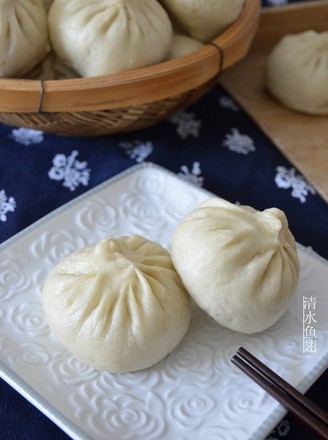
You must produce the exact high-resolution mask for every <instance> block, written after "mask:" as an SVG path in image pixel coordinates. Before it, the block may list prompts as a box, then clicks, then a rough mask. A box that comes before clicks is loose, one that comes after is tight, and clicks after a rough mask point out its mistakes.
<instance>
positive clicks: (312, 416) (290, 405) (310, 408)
mask: <svg viewBox="0 0 328 440" xmlns="http://www.w3.org/2000/svg"><path fill="white" fill-rule="evenodd" d="M231 362H232V363H233V364H234V365H236V366H237V367H238V368H239V369H240V370H242V371H243V372H244V373H246V374H247V375H248V376H249V377H250V378H251V379H253V380H254V382H256V383H257V384H258V385H260V386H261V387H262V388H263V389H264V390H265V391H266V392H267V393H268V394H270V395H271V396H272V397H274V398H275V399H276V400H277V401H278V402H279V403H280V404H281V405H283V406H284V407H285V408H286V409H288V410H289V411H290V412H291V413H293V414H294V415H295V416H296V417H297V418H298V419H299V420H300V421H302V422H303V423H304V424H306V425H307V426H308V427H310V428H311V429H312V430H313V431H315V432H316V433H317V434H318V435H319V436H320V437H321V438H323V439H325V440H327V439H328V414H327V413H326V412H325V411H324V410H323V409H321V408H320V407H319V406H317V405H316V404H315V403H313V402H312V401H311V400H310V399H308V398H307V397H306V396H304V394H302V393H300V392H299V391H297V390H296V389H295V388H294V387H292V386H291V385H290V384H289V383H288V382H286V381H285V380H284V379H282V378H281V377H280V376H278V375H277V374H276V373H275V372H274V371H272V370H271V369H270V368H269V367H267V366H266V365H264V364H263V363H262V362H261V361H259V360H258V359H257V358H256V357H255V356H253V355H252V354H251V353H249V352H248V351H247V350H245V349H244V348H243V347H240V348H239V349H238V350H237V353H236V355H234V356H233V357H232V358H231Z"/></svg>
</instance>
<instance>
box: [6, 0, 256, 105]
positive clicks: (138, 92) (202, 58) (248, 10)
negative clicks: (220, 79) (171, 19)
mask: <svg viewBox="0 0 328 440" xmlns="http://www.w3.org/2000/svg"><path fill="white" fill-rule="evenodd" d="M260 11H261V5H260V0H245V3H244V6H243V9H242V11H241V13H240V15H239V17H238V18H237V19H236V20H235V21H234V23H232V25H231V26H229V27H228V28H227V29H226V30H225V31H223V32H222V33H221V34H220V35H219V36H218V37H217V38H215V39H214V40H213V41H212V42H210V43H208V44H205V45H204V46H203V47H202V48H200V49H198V50H197V51H195V52H193V53H191V54H188V55H185V56H182V57H179V58H177V59H174V60H169V61H164V62H162V63H157V64H154V65H151V66H148V67H143V68H139V69H134V70H129V71H125V72H120V73H115V74H108V75H102V76H96V77H84V78H74V79H64V80H44V81H42V80H33V79H15V78H1V79H0V112H8V113H12V112H22V113H36V112H37V113H43V112H46V113H47V112H62V111H66V112H71V111H89V110H91V111H92V110H105V109H117V108H122V107H126V106H131V105H141V104H146V103H149V102H152V101H160V100H162V99H166V98H168V97H170V96H177V95H179V94H180V93H184V92H187V91H188V90H192V89H194V88H197V87H198V86H200V85H202V84H204V83H205V82H207V81H209V80H211V79H213V78H215V76H219V74H220V73H221V71H223V70H225V69H227V68H228V67H230V66H231V65H233V64H234V63H236V62H237V61H239V60H240V59H241V58H243V57H244V56H245V55H246V53H247V52H248V49H249V46H250V44H251V42H252V40H253V38H254V36H255V33H256V30H257V26H258V21H259V17H260Z"/></svg>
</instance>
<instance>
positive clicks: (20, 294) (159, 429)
mask: <svg viewBox="0 0 328 440" xmlns="http://www.w3.org/2000/svg"><path fill="white" fill-rule="evenodd" d="M210 196H211V194H210V193H207V192H206V191H204V190H202V189H200V188H197V187H195V186H193V185H191V184H189V183H186V182H184V181H182V180H180V179H178V178H177V177H176V176H174V175H172V174H171V173H169V172H167V171H166V170H163V169H161V168H159V167H156V166H149V165H147V166H139V167H136V168H135V169H134V170H132V171H131V172H129V173H126V174H124V175H123V176H120V177H119V178H116V179H114V180H111V181H109V182H107V183H105V184H103V185H101V186H99V187H98V188H96V189H95V190H93V191H91V192H89V193H87V194H86V195H85V196H82V197H81V198H79V199H77V200H76V203H73V204H69V205H68V206H67V207H65V209H61V210H60V211H58V212H55V213H54V214H52V215H50V216H48V217H47V218H46V219H45V221H42V222H41V223H39V224H37V225H36V226H35V227H34V228H31V229H30V230H28V231H26V232H25V233H24V234H21V235H20V237H19V238H17V239H15V240H13V241H9V243H8V244H6V243H5V245H4V246H3V247H2V250H1V251H0V266H1V267H0V270H1V271H0V353H1V355H0V356H1V358H0V359H1V360H2V361H3V362H4V364H5V365H6V366H8V367H9V368H10V369H12V370H13V371H14V372H15V373H16V374H18V375H19V376H20V377H21V378H22V379H23V380H24V381H26V382H27V383H28V384H29V385H30V386H31V387H32V388H33V389H34V390H35V391H37V392H38V393H39V394H40V395H41V396H43V397H44V398H45V399H46V401H47V402H49V404H51V405H52V406H53V407H54V408H56V409H58V410H59V411H60V412H61V413H63V414H65V415H66V417H67V418H68V420H69V421H70V422H73V423H74V424H75V425H76V426H78V427H79V428H80V429H82V431H83V432H85V433H86V434H87V435H89V436H91V437H93V438H97V439H98V440H101V439H106V440H108V439H115V440H117V439H136V440H137V439H143V440H152V439H158V438H161V440H168V439H170V440H171V439H172V438H178V439H181V440H185V439H188V440H200V439H203V438H207V439H209V440H211V439H216V440H218V439H220V438H224V439H227V438H229V440H239V439H247V438H252V439H256V438H263V437H265V435H266V434H267V433H268V432H269V431H270V430H271V428H273V427H274V426H275V424H276V423H277V422H278V421H279V418H280V417H281V415H282V413H281V412H279V411H278V412H277V404H276V402H275V401H274V400H273V399H271V398H270V397H269V396H267V395H266V394H265V393H264V392H263V391H262V390H261V389H260V388H259V387H258V386H257V385H256V384H254V383H252V382H251V381H249V380H248V379H247V378H246V377H244V375H243V374H242V373H241V372H239V371H238V369H237V368H235V367H234V366H232V365H231V364H230V358H231V356H232V355H233V354H234V353H235V351H236V349H237V348H238V347H239V346H240V345H243V346H245V347H246V348H247V349H249V350H251V351H252V352H254V353H255V355H259V356H260V357H261V358H262V359H263V360H264V361H266V362H267V363H268V365H270V366H271V367H273V368H275V369H276V370H277V371H278V372H279V373H280V374H282V375H283V376H284V377H285V378H286V379H287V380H290V381H291V382H292V383H293V384H294V385H298V384H299V383H301V382H302V381H303V382H302V383H301V386H303V387H305V388H308V387H309V386H310V384H311V383H312V382H313V381H314V379H315V375H318V374H319V372H320V371H319V370H320V368H322V362H323V359H324V356H325V354H326V353H327V340H328V338H327V336H328V331H327V328H326V326H325V325H323V322H325V323H326V317H327V298H325V296H324V295H323V291H324V286H326V285H327V283H328V278H327V277H328V275H327V270H325V271H324V268H325V269H326V268H327V266H326V263H325V262H323V261H320V260H319V259H316V258H314V257H313V256H312V255H309V254H308V253H307V252H305V250H304V249H301V250H300V256H301V266H302V276H301V285H300V288H299V293H298V296H297V297H296V298H295V301H294V303H293V305H292V307H291V310H290V311H288V312H287V313H286V315H285V316H283V317H282V319H281V320H280V321H279V322H278V323H276V324H275V325H274V326H273V327H271V328H270V329H268V330H267V331H266V332H263V333H261V334H258V335H251V336H250V335H241V334H239V333H235V332H231V331H229V330H227V329H224V328H221V327H220V326H218V325H217V324H216V323H215V322H214V321H213V320H212V319H211V318H209V317H208V316H207V315H206V314H205V313H204V312H202V311H201V310H200V309H199V308H198V307H196V306H195V305H194V306H193V315H192V321H191V325H190V328H189V331H188V332H187V334H186V336H185V338H184V339H183V340H182V341H181V343H180V344H179V346H178V347H177V348H176V349H175V350H174V351H173V352H172V353H170V354H169V355H168V356H167V357H166V358H165V359H164V360H163V361H162V362H160V363H159V364H158V365H156V366H154V367H152V368H149V369H147V370H144V371H140V372H136V373H129V374H117V375H112V374H109V373H107V372H100V371H96V370H94V369H92V368H90V367H88V366H86V365H84V364H81V363H80V362H79V361H78V360H76V359H75V358H74V357H73V356H72V355H71V354H70V353H68V352H67V351H66V350H65V349H64V348H63V347H62V346H61V345H60V344H59V343H58V341H57V340H56V338H55V337H54V336H53V335H52V334H51V333H50V331H49V328H48V326H47V324H46V322H45V320H44V316H43V311H42V307H41V304H40V294H41V289H42V285H43V283H44V280H45V278H46V276H47V273H48V271H49V269H50V268H51V267H52V266H53V264H55V263H57V262H58V261H59V260H60V259H62V258H64V257H65V256H66V255H68V254H69V253H70V252H72V251H73V250H75V249H77V248H80V247H83V246H85V245H86V244H89V243H92V242H94V241H96V240H99V239H101V238H103V237H106V236H108V235H120V234H132V233H138V234H142V235H144V236H146V237H147V238H149V239H152V240H156V241H159V242H160V243H161V244H163V245H164V246H165V247H167V248H169V243H170V237H171V234H172V232H173V230H174V227H175V225H176V224H177V222H178V221H179V220H180V219H181V218H182V217H183V216H184V215H185V214H186V213H187V212H189V211H190V210H191V209H193V208H194V207H195V206H196V205H197V204H198V203H200V202H201V201H203V200H204V199H206V198H208V197H210ZM0 249H1V248H0ZM309 292H310V293H311V295H313V296H314V295H316V296H317V301H318V304H320V311H322V314H323V315H322V316H323V317H325V320H324V321H323V320H322V318H321V317H319V318H318V323H317V329H318V347H319V348H318V352H317V353H311V355H309V354H308V353H307V354H306V355H305V354H303V353H302V327H301V325H302V295H303V294H304V295H305V294H309ZM313 369H314V370H315V373H313ZM0 371H1V370H0ZM50 417H51V411H50ZM53 420H54V421H55V422H56V417H55V416H53ZM255 431H258V433H257V434H256V433H255ZM227 432H229V437H227ZM76 438H78V436H76Z"/></svg>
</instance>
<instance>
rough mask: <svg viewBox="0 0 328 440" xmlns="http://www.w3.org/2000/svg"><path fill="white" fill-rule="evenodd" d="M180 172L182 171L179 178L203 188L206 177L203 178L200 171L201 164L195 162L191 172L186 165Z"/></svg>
mask: <svg viewBox="0 0 328 440" xmlns="http://www.w3.org/2000/svg"><path fill="white" fill-rule="evenodd" d="M180 170H181V171H180V172H179V173H178V176H180V177H181V178H182V179H183V180H186V181H187V182H191V183H194V184H195V185H198V186H203V184H204V177H202V176H201V174H202V171H201V169H200V163H199V162H194V163H193V165H192V169H191V170H189V168H188V167H187V166H186V165H182V166H181V168H180Z"/></svg>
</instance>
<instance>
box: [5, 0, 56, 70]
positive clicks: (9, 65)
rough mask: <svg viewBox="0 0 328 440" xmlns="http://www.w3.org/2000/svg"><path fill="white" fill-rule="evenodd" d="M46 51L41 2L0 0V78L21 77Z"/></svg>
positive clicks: (44, 16)
mask: <svg viewBox="0 0 328 440" xmlns="http://www.w3.org/2000/svg"><path fill="white" fill-rule="evenodd" d="M48 50H49V41H48V24H47V13H46V9H45V7H44V4H43V0H15V1H13V0H0V77H12V78H20V77H22V76H24V75H25V74H26V73H27V72H29V71H30V70H31V69H32V68H33V67H34V66H36V65H37V64H38V63H40V62H41V61H42V60H43V58H44V57H45V56H46V54H47V52H48Z"/></svg>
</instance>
